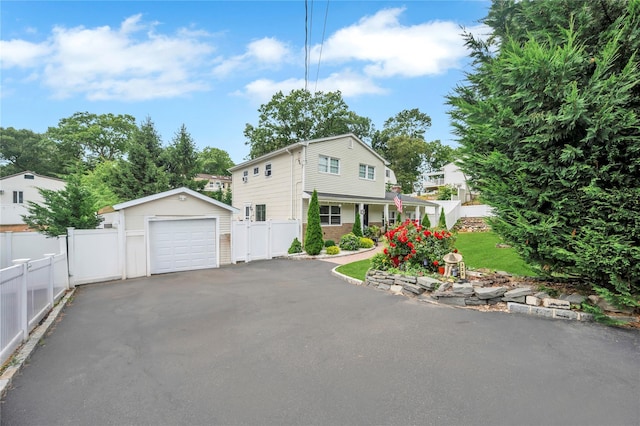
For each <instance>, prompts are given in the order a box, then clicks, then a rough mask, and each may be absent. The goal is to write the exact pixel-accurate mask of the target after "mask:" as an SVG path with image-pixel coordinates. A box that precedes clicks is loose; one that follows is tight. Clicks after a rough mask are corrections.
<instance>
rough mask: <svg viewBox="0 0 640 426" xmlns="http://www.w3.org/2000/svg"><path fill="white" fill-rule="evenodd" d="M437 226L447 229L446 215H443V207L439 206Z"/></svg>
mask: <svg viewBox="0 0 640 426" xmlns="http://www.w3.org/2000/svg"><path fill="white" fill-rule="evenodd" d="M438 228H440V229H447V217H446V216H445V215H444V207H440V219H439V220H438Z"/></svg>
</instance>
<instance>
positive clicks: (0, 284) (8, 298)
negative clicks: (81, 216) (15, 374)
mask: <svg viewBox="0 0 640 426" xmlns="http://www.w3.org/2000/svg"><path fill="white" fill-rule="evenodd" d="M16 263H18V264H16V265H14V266H11V267H8V268H4V269H0V364H1V363H4V362H5V361H6V360H7V359H8V358H9V357H10V356H11V354H12V353H13V351H14V350H15V349H16V348H17V347H18V346H19V345H20V343H22V342H23V341H25V340H26V339H27V338H28V337H29V332H31V330H33V329H34V328H35V327H36V325H38V323H39V322H40V320H41V319H42V318H44V316H45V315H46V314H47V313H48V312H49V311H50V310H51V309H53V306H54V304H55V302H56V301H57V300H58V299H59V298H60V297H62V295H63V294H64V293H65V291H66V290H67V289H68V288H69V274H68V271H67V255H66V254H65V253H61V254H57V255H50V256H48V257H46V258H43V259H38V260H33V261H28V260H27V259H24V260H22V261H19V260H18V261H16Z"/></svg>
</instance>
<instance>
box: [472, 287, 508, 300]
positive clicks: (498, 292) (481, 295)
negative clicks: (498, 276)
mask: <svg viewBox="0 0 640 426" xmlns="http://www.w3.org/2000/svg"><path fill="white" fill-rule="evenodd" d="M506 291H507V288H506V287H480V288H476V289H475V292H476V296H477V297H478V299H494V298H498V297H502V296H503V295H504V294H505V292H506Z"/></svg>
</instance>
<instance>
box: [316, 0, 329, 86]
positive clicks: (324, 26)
mask: <svg viewBox="0 0 640 426" xmlns="http://www.w3.org/2000/svg"><path fill="white" fill-rule="evenodd" d="M327 16H329V0H327V8H326V9H325V11H324V25H323V26H322V41H321V42H320V54H319V55H318V69H317V70H316V85H315V87H314V89H313V91H314V92H317V91H318V76H319V75H320V62H321V61H322V48H323V47H324V35H325V32H326V31H327Z"/></svg>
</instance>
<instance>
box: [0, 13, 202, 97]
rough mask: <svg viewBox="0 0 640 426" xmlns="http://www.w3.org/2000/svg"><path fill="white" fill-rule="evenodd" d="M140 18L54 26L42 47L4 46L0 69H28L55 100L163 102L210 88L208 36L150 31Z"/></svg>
mask: <svg viewBox="0 0 640 426" xmlns="http://www.w3.org/2000/svg"><path fill="white" fill-rule="evenodd" d="M156 25H157V23H155V22H154V23H145V22H143V21H142V15H140V14H138V15H134V16H131V17H128V18H127V19H125V20H124V21H123V22H122V23H121V25H120V27H119V28H111V27H109V26H102V27H95V28H85V27H74V28H65V27H55V28H54V29H53V31H52V33H51V36H50V37H49V39H48V40H47V42H46V43H41V44H33V43H29V42H26V41H22V40H12V41H10V42H2V43H3V44H2V46H1V47H2V66H3V67H12V66H20V67H32V68H35V69H36V70H37V71H41V74H42V82H43V83H44V85H45V86H47V87H49V88H50V89H51V90H52V92H53V94H54V96H55V97H57V98H68V97H71V96H75V95H81V96H84V97H86V98H87V99H102V100H106V99H118V100H124V101H130V100H142V99H154V98H167V97H175V96H180V95H185V94H188V93H191V92H194V91H202V90H207V89H208V83H207V82H206V81H205V80H204V74H205V71H204V67H205V65H207V64H208V63H209V61H210V55H211V53H212V52H213V50H214V49H213V47H212V46H211V45H209V44H207V43H206V42H204V41H202V39H203V38H204V37H206V36H207V33H205V32H203V31H197V30H193V29H180V30H178V31H177V32H176V34H175V35H162V34H157V33H155V31H154V28H155V26H156Z"/></svg>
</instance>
